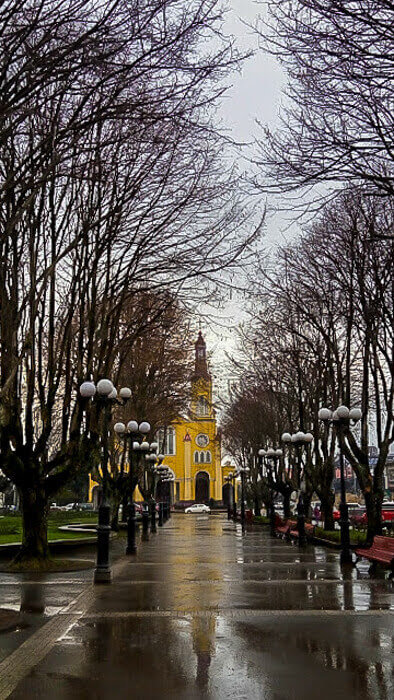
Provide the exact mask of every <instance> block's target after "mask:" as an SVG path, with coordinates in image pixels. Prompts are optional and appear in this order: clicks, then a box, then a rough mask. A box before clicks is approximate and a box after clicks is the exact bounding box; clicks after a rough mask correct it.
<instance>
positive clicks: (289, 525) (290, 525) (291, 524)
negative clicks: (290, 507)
mask: <svg viewBox="0 0 394 700" xmlns="http://www.w3.org/2000/svg"><path fill="white" fill-rule="evenodd" d="M296 527H297V521H296V520H287V521H286V522H284V523H283V524H282V525H279V526H278V527H276V528H275V531H276V532H278V533H279V534H280V535H284V536H285V537H290V535H291V532H292V531H293V532H296V530H295V529H294V528H296ZM297 537H298V532H297Z"/></svg>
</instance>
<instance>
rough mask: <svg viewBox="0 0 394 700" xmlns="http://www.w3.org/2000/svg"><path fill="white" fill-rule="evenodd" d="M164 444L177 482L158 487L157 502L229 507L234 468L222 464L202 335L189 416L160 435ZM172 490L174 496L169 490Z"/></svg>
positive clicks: (198, 349) (192, 378)
mask: <svg viewBox="0 0 394 700" xmlns="http://www.w3.org/2000/svg"><path fill="white" fill-rule="evenodd" d="M158 437H159V444H160V445H162V444H163V442H164V454H165V459H164V464H165V465H166V466H168V467H169V469H171V471H172V475H173V478H174V481H173V482H166V483H164V484H160V483H159V484H158V488H157V494H156V498H157V500H161V499H162V498H166V499H171V502H172V503H175V504H178V505H184V504H188V503H208V502H209V501H210V500H214V501H216V502H219V503H221V502H224V503H227V500H228V498H229V488H230V487H229V486H228V485H227V484H226V482H225V480H224V479H225V476H227V474H228V473H229V472H230V471H231V467H229V466H222V464H221V436H220V430H218V427H217V422H216V415H215V410H214V407H213V402H212V377H211V375H210V373H209V369H208V362H207V351H206V344H205V340H204V338H203V337H202V334H201V332H200V333H199V335H198V338H197V341H196V343H195V364H194V372H193V375H192V377H191V403H190V408H189V412H188V415H187V416H185V417H179V418H178V419H176V420H174V421H173V422H172V423H171V425H170V426H169V427H168V428H167V429H166V430H165V431H164V430H163V431H160V432H159V436H158ZM168 489H170V491H171V492H170V494H169V493H168V492H167V493H165V491H166V490H168Z"/></svg>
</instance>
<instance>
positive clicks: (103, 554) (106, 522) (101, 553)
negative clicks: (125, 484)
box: [79, 379, 131, 583]
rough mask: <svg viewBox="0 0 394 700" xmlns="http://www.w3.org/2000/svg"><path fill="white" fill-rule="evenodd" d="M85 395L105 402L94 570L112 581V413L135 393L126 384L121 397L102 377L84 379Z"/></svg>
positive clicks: (97, 580)
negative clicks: (109, 436)
mask: <svg viewBox="0 0 394 700" xmlns="http://www.w3.org/2000/svg"><path fill="white" fill-rule="evenodd" d="M79 392H80V394H81V396H82V398H83V399H87V400H90V399H95V400H96V401H98V402H100V403H101V404H102V406H103V434H102V445H103V451H102V462H101V475H102V485H103V488H102V498H101V503H100V505H99V509H98V525H97V561H96V568H95V570H94V583H110V582H111V578H112V573H111V567H110V562H109V536H110V530H111V527H110V506H109V503H108V456H109V455H108V432H109V424H110V420H111V416H112V407H113V406H114V405H115V404H120V405H124V404H125V403H126V402H127V401H128V400H129V398H130V397H131V390H130V389H129V388H128V387H123V388H122V389H121V390H120V392H119V396H120V399H121V401H118V399H117V395H118V393H117V391H116V389H115V387H114V385H113V384H112V382H111V381H110V380H109V379H100V381H99V382H98V383H97V387H96V385H95V384H94V382H92V381H88V382H83V384H81V386H80V387H79Z"/></svg>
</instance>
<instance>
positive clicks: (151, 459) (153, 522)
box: [145, 442, 158, 533]
mask: <svg viewBox="0 0 394 700" xmlns="http://www.w3.org/2000/svg"><path fill="white" fill-rule="evenodd" d="M157 448H158V444H157V442H151V444H150V449H151V450H152V451H151V452H150V454H148V455H146V457H145V459H146V460H147V461H148V462H149V463H150V466H151V469H152V472H153V493H152V498H151V501H150V504H149V506H150V531H151V532H153V533H155V532H157V529H156V501H155V486H156V474H155V469H154V465H155V464H156V462H157V454H156V450H157Z"/></svg>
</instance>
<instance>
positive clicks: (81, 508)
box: [75, 503, 93, 511]
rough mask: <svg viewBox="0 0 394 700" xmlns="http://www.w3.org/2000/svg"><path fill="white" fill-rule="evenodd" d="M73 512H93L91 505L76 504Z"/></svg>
mask: <svg viewBox="0 0 394 700" xmlns="http://www.w3.org/2000/svg"><path fill="white" fill-rule="evenodd" d="M75 510H79V511H85V510H93V503H77V504H76V507H75Z"/></svg>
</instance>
